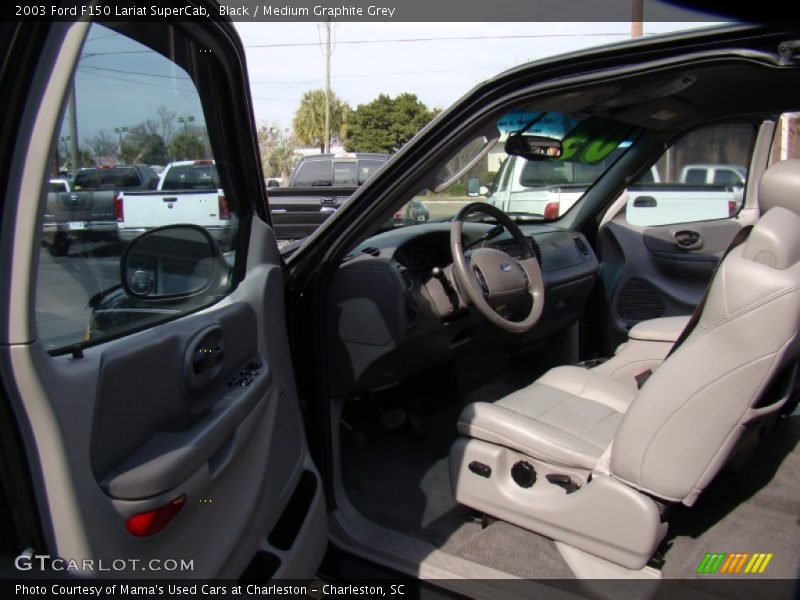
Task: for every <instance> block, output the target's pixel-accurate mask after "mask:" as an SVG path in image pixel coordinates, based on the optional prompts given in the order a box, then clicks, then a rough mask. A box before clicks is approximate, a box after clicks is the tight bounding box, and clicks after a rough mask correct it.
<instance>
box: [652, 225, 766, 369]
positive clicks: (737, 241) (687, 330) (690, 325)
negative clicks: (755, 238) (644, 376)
mask: <svg viewBox="0 0 800 600" xmlns="http://www.w3.org/2000/svg"><path fill="white" fill-rule="evenodd" d="M752 230H753V226H752V225H747V226H746V227H742V228H741V229H740V230H739V231H738V233H737V234H736V235H735V236H734V238H733V239H732V240H731V243H730V244H729V245H728V248H727V250H725V252H724V253H723V255H722V257H721V258H720V259H719V262H718V263H717V266H716V267H714V273H713V274H712V275H711V279H710V280H709V282H708V285H707V286H706V291H705V292H703V297H702V298H700V302H698V304H697V308H695V309H694V312H693V313H692V316H691V317H689V321H688V322H687V323H686V326H685V327H684V328H683V331H681V334H680V335H679V336H678V339H677V340H675V343H674V344H673V345H672V348H670V350H669V352H668V353H667V356H666V358H669V357H670V356H672V354H673V353H674V352H675V350H677V349H678V348H680V346H681V344H683V342H685V341H686V338H688V337H689V336H690V335H691V334H692V332H693V331H694V330H695V327H697V324H698V323H699V322H700V317H701V315H702V314H703V309H704V308H705V306H706V301H707V300H708V294H709V292H710V291H711V284H712V283H714V277H716V275H717V271H719V268H720V266H722V261H724V260H725V257H726V256H728V254H730V253H731V251H732V250H733V249H734V248H736V247H737V246H740V245H742V244H743V243H744V242H745V241H747V238H748V237H749V235H750V232H751V231H752Z"/></svg>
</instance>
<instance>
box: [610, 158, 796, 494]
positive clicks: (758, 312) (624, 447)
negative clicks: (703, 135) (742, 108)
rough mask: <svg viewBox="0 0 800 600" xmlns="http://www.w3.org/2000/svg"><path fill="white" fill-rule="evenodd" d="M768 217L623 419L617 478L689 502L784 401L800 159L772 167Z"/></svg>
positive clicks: (733, 257) (792, 343)
mask: <svg viewBox="0 0 800 600" xmlns="http://www.w3.org/2000/svg"><path fill="white" fill-rule="evenodd" d="M759 203H760V205H761V211H762V217H761V219H760V220H759V221H758V223H756V225H755V226H754V227H753V230H752V232H751V233H750V236H749V238H748V239H747V241H746V242H745V243H744V244H742V245H740V246H738V247H737V248H735V249H734V250H732V251H731V252H730V254H728V256H727V257H726V258H725V260H724V261H723V263H722V264H721V265H720V267H719V269H717V272H716V275H715V276H714V279H713V281H712V282H711V287H710V290H709V295H708V300H707V302H706V305H705V308H704V309H703V313H702V315H701V317H700V321H699V323H698V326H697V327H696V328H695V330H694V331H693V332H692V334H691V335H690V336H689V337H688V338H687V339H686V341H685V342H684V343H683V345H681V346H680V347H679V348H678V349H677V350H676V351H675V353H674V354H672V355H671V356H670V357H669V358H668V359H667V360H665V361H664V363H663V364H662V365H661V366H660V367H659V368H658V369H657V370H656V371H655V373H653V375H652V376H651V377H650V378H649V379H648V380H647V382H646V384H645V385H644V386H643V387H642V389H641V390H640V391H639V393H638V394H637V396H636V398H635V399H634V401H633V402H632V404H631V406H630V408H629V409H628V411H627V413H626V414H625V417H624V418H623V420H622V422H621V424H620V427H619V429H618V430H617V434H616V436H615V438H614V443H613V446H612V451H611V472H612V474H613V475H614V476H615V477H617V478H619V479H621V480H623V481H625V482H626V483H628V484H630V485H632V486H634V487H636V488H638V489H640V490H642V491H645V492H648V493H651V494H653V495H655V496H658V497H660V498H664V499H666V500H672V501H677V502H683V503H684V504H687V505H691V504H693V503H694V501H695V500H696V498H697V496H698V495H699V494H700V492H702V490H703V489H705V487H706V486H707V485H708V483H709V482H710V481H711V479H712V478H713V477H714V476H715V475H716V474H717V472H718V471H719V470H720V469H721V468H722V466H723V465H724V464H725V462H726V461H727V460H728V458H729V457H730V456H731V453H732V452H733V451H734V449H735V448H736V446H737V443H738V442H739V441H740V440H741V439H742V438H743V437H744V436H745V435H748V434H749V433H750V432H751V431H753V429H754V428H760V427H763V426H764V424H765V423H766V422H767V421H768V420H770V419H773V418H774V417H775V415H776V414H777V412H778V411H779V410H780V408H781V407H782V406H783V405H784V404H785V403H786V400H787V397H788V395H789V388H790V387H791V383H792V377H793V375H794V367H795V365H796V359H797V356H798V352H799V351H800V343H799V342H798V328H800V160H787V161H783V162H781V163H777V164H775V165H773V166H772V167H770V168H769V169H768V170H767V171H766V172H765V173H764V176H763V177H762V179H761V182H760V185H759Z"/></svg>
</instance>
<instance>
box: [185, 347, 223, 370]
mask: <svg viewBox="0 0 800 600" xmlns="http://www.w3.org/2000/svg"><path fill="white" fill-rule="evenodd" d="M224 358H225V352H224V351H223V349H222V348H221V347H220V346H213V347H211V348H197V349H196V350H195V351H194V357H193V358H192V371H194V372H195V375H197V374H199V373H202V372H203V371H208V370H209V369H213V368H214V367H216V366H217V365H219V364H221V363H222V361H223V359H224Z"/></svg>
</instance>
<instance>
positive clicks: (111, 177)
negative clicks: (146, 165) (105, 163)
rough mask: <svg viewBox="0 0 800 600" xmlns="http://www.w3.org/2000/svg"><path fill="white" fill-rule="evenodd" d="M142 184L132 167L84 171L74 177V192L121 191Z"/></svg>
mask: <svg viewBox="0 0 800 600" xmlns="http://www.w3.org/2000/svg"><path fill="white" fill-rule="evenodd" d="M141 184H142V182H141V180H140V179H139V173H138V172H137V171H136V169H134V168H133V167H116V168H112V169H84V170H81V171H78V174H77V175H75V185H74V187H75V189H76V190H81V189H84V190H96V189H122V188H129V187H138V186H140V185H141Z"/></svg>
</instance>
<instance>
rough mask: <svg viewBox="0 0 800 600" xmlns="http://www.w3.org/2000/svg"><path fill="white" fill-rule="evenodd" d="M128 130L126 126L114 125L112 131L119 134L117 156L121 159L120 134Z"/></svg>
mask: <svg viewBox="0 0 800 600" xmlns="http://www.w3.org/2000/svg"><path fill="white" fill-rule="evenodd" d="M126 131H128V128H127V127H114V133H116V134H117V135H118V136H119V158H120V161H121V160H122V134H123V133H125V132H126Z"/></svg>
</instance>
